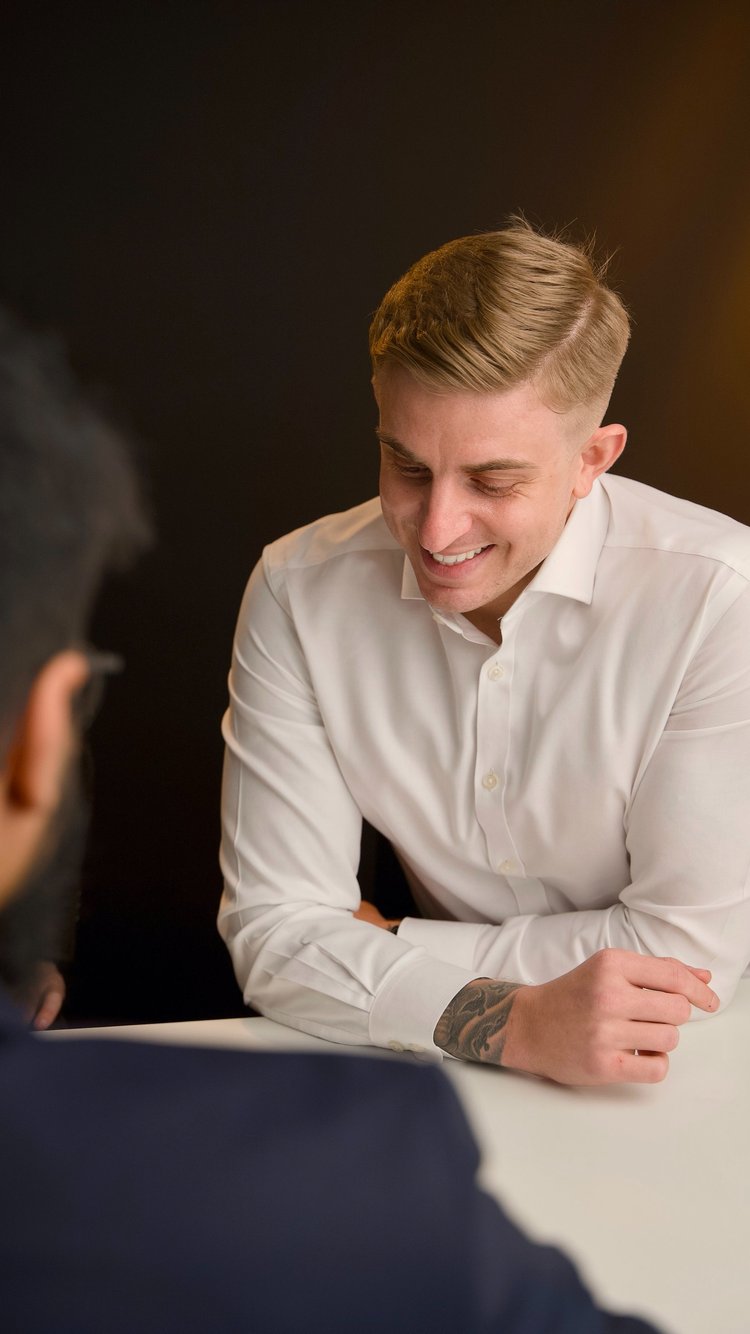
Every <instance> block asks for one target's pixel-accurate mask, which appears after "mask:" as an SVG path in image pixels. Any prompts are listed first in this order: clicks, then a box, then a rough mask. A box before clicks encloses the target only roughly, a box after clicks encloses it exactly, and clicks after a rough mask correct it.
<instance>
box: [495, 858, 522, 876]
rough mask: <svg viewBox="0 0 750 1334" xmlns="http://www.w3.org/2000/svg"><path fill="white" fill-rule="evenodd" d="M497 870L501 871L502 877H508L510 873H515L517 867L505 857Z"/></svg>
mask: <svg viewBox="0 0 750 1334" xmlns="http://www.w3.org/2000/svg"><path fill="white" fill-rule="evenodd" d="M497 869H498V871H502V873H503V875H510V874H511V872H512V871H517V870H518V867H517V866H516V863H515V862H513V861H511V860H510V858H509V857H507V858H506V859H505V861H504V862H501V863H500V865H499V866H498V868H497Z"/></svg>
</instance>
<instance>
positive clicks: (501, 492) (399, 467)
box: [394, 463, 515, 499]
mask: <svg viewBox="0 0 750 1334" xmlns="http://www.w3.org/2000/svg"><path fill="white" fill-rule="evenodd" d="M394 467H395V468H396V471H397V472H398V473H399V474H400V475H401V476H402V477H408V478H410V479H411V480H413V481H416V482H419V481H423V482H427V481H429V473H427V472H425V471H424V469H422V468H410V467H409V465H408V464H406V463H397V464H394ZM474 485H475V486H476V489H477V490H478V491H479V492H481V494H482V495H484V496H493V497H495V498H498V497H499V498H500V499H502V498H503V497H505V496H512V495H513V493H514V491H515V487H514V486H492V485H490V483H489V482H482V481H480V480H479V479H478V478H475V479H474Z"/></svg>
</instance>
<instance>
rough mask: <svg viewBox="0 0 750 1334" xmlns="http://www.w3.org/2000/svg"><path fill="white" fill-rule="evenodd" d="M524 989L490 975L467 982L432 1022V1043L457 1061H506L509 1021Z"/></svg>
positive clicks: (493, 1062)
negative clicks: (456, 1058) (504, 1058)
mask: <svg viewBox="0 0 750 1334" xmlns="http://www.w3.org/2000/svg"><path fill="white" fill-rule="evenodd" d="M525 989H526V988H524V987H522V986H521V984H520V983H518V982H504V981H501V980H495V979H493V978H491V977H478V978H475V979H474V980H473V981H472V982H468V983H467V985H466V986H465V987H462V988H461V990H460V991H459V992H458V994H457V995H456V996H454V997H453V999H452V1000H451V1001H450V1002H449V1003H448V1005H447V1006H446V1007H445V1010H444V1011H443V1013H442V1015H441V1016H440V1018H439V1020H438V1022H437V1024H436V1025H435V1032H434V1034H433V1042H434V1043H435V1046H436V1047H439V1048H440V1049H441V1051H445V1052H447V1053H448V1054H449V1055H450V1056H457V1057H458V1058H459V1059H460V1060H465V1061H482V1062H485V1063H487V1064H491V1065H503V1064H505V1062H504V1060H503V1056H504V1053H505V1045H506V1040H507V1037H508V1024H509V1021H510V1019H511V1014H512V1011H513V1006H514V1004H515V1000H516V996H517V995H518V992H519V991H523V990H525Z"/></svg>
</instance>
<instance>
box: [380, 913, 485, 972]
mask: <svg viewBox="0 0 750 1334" xmlns="http://www.w3.org/2000/svg"><path fill="white" fill-rule="evenodd" d="M495 929H497V928H495ZM486 932H487V926H486V924H485V923H484V922H438V921H431V920H430V919H429V918H424V917H404V919H403V921H402V923H401V925H400V927H399V928H398V938H399V940H405V941H407V942H408V944H409V945H421V946H422V948H423V949H425V950H426V951H427V953H428V954H429V955H431V957H432V958H433V959H443V960H444V961H445V962H446V963H452V964H455V965H456V967H457V968H476V964H475V962H474V960H475V959H476V957H477V949H478V946H479V943H480V940H481V938H482V936H484V935H486ZM478 976H479V974H478V973H476V972H474V973H472V978H474V977H478Z"/></svg>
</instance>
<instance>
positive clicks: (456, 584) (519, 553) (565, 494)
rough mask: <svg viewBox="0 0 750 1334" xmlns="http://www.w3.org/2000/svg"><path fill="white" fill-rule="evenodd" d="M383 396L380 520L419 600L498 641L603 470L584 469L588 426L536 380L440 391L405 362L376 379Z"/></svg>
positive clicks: (378, 394)
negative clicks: (405, 560) (555, 406)
mask: <svg viewBox="0 0 750 1334" xmlns="http://www.w3.org/2000/svg"><path fill="white" fill-rule="evenodd" d="M375 397H376V399H377V402H378V406H379V409H380V423H379V426H378V432H377V433H378V438H379V439H380V443H381V466H380V497H381V502H382V507H383V514H384V517H385V521H386V523H387V525H388V527H389V529H390V531H391V533H392V534H393V536H394V537H395V539H396V541H397V542H398V543H399V545H400V546H402V547H403V549H404V551H405V552H406V553H407V555H408V557H409V559H410V561H411V564H412V566H413V567H414V573H415V575H416V578H417V582H418V584H419V589H420V592H421V593H422V596H423V597H424V598H425V599H426V601H428V602H429V603H430V604H431V605H432V606H433V607H435V608H436V610H438V611H443V612H460V613H463V614H464V615H466V616H467V617H468V618H469V620H471V621H473V622H474V624H475V625H477V626H478V627H479V628H480V629H483V630H485V631H488V632H489V633H491V634H495V633H496V631H497V626H496V621H497V618H498V617H500V616H502V615H504V614H505V612H506V611H507V610H508V608H509V607H510V606H511V604H512V603H513V602H514V601H515V599H516V598H517V597H518V595H519V593H520V592H521V590H522V589H523V588H524V587H525V586H526V584H527V583H528V582H529V580H530V579H531V578H532V577H533V575H534V572H535V571H536V570H537V568H538V567H539V565H540V564H541V562H542V561H543V560H544V559H545V557H546V556H547V555H548V554H549V552H550V551H551V550H552V547H553V546H554V545H555V543H556V541H557V539H558V537H559V536H560V534H561V532H562V530H563V528H564V526H565V521H566V519H567V517H568V515H569V514H570V511H571V509H572V508H573V505H574V503H575V501H576V499H577V498H580V497H582V496H585V495H587V494H588V492H589V491H590V489H591V485H592V483H593V480H594V477H595V476H596V474H597V471H601V470H602V469H601V468H592V466H591V463H590V461H589V462H587V453H586V449H585V446H586V445H587V443H588V441H589V439H593V437H591V423H590V422H589V423H588V425H587V424H586V423H585V421H583V418H582V417H580V416H578V414H574V413H568V414H561V413H555V412H552V411H551V410H550V409H549V408H547V407H545V406H544V404H543V403H541V401H540V400H539V398H538V396H537V394H536V392H535V390H534V389H533V388H531V387H530V386H529V385H521V386H519V387H518V388H516V389H511V390H508V391H507V392H504V393H486V394H485V393H482V394H479V393H472V392H469V391H463V390H453V389H445V390H440V389H436V390H432V389H429V388H427V387H426V386H424V385H421V384H420V383H419V382H418V381H417V380H415V379H414V378H413V377H412V376H411V375H409V374H408V372H407V371H405V370H403V369H401V367H398V366H388V367H386V368H384V369H382V370H380V371H379V372H378V374H377V376H376V378H375ZM576 420H577V421H578V433H579V435H580V433H581V431H582V432H583V437H582V438H580V439H578V440H576V432H575V424H574V423H575V421H576ZM597 434H598V432H596V431H595V432H594V436H596V435H597ZM457 558H458V559H457Z"/></svg>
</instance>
